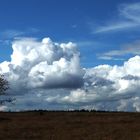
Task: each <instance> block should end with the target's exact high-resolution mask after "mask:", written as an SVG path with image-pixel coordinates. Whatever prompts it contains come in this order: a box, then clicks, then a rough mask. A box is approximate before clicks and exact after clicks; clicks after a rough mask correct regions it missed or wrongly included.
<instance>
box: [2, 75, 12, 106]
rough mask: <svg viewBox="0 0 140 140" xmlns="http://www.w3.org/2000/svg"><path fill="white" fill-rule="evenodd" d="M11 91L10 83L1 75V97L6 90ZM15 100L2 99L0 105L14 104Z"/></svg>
mask: <svg viewBox="0 0 140 140" xmlns="http://www.w3.org/2000/svg"><path fill="white" fill-rule="evenodd" d="M8 89H9V83H8V81H7V80H6V79H5V77H4V75H2V74H0V95H4V94H5V93H6V90H8ZM12 101H13V99H11V98H9V99H1V100H0V105H1V104H4V103H5V102H12Z"/></svg>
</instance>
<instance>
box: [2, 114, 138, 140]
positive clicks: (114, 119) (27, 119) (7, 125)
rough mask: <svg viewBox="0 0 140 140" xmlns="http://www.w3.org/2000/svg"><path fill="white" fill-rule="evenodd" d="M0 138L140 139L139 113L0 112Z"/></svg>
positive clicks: (15, 139)
mask: <svg viewBox="0 0 140 140" xmlns="http://www.w3.org/2000/svg"><path fill="white" fill-rule="evenodd" d="M0 140H140V113H105V112H104V113H102V112H99V113H98V112H43V114H40V112H22V113H21V112H20V113H0Z"/></svg>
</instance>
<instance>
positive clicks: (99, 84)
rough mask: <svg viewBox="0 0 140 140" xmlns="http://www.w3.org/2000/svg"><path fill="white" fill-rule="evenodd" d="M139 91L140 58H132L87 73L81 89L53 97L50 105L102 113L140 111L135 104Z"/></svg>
mask: <svg viewBox="0 0 140 140" xmlns="http://www.w3.org/2000/svg"><path fill="white" fill-rule="evenodd" d="M124 77H125V78H124ZM127 77H128V78H127ZM139 89H140V56H135V57H133V58H131V59H129V60H128V61H127V62H125V63H124V65H123V66H117V65H116V66H109V65H99V66H97V67H94V68H90V69H86V73H85V75H84V86H83V87H82V88H81V89H76V90H72V91H71V92H70V94H69V95H66V96H55V98H51V102H56V103H65V104H73V105H75V106H79V107H81V106H83V107H84V106H89V108H96V109H104V110H124V111H134V110H136V111H139V107H140V105H139V104H138V102H137V101H136V100H134V99H136V98H139V97H140V94H139ZM49 98H50V97H49Z"/></svg>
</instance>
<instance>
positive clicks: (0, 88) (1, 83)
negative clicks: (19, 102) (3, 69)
mask: <svg viewBox="0 0 140 140" xmlns="http://www.w3.org/2000/svg"><path fill="white" fill-rule="evenodd" d="M8 88H9V84H8V81H7V80H6V79H5V77H4V75H2V74H0V95H3V94H5V91H6V90H7V89H8Z"/></svg>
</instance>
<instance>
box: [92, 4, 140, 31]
mask: <svg viewBox="0 0 140 140" xmlns="http://www.w3.org/2000/svg"><path fill="white" fill-rule="evenodd" d="M139 14H140V3H139V2H137V3H131V4H121V5H120V6H119V8H118V20H116V21H111V20H109V21H108V22H107V23H105V25H102V26H99V27H98V28H97V29H96V30H94V31H93V33H103V32H112V31H120V30H125V29H131V28H134V27H139V26H140V20H139Z"/></svg>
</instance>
